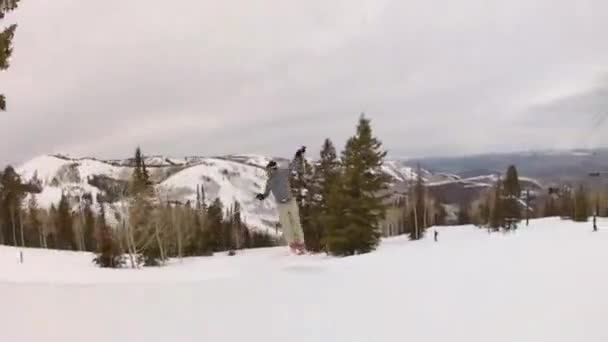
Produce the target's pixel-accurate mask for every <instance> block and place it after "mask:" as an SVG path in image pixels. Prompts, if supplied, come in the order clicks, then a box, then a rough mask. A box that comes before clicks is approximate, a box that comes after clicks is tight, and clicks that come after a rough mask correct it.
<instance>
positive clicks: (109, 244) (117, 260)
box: [93, 203, 123, 268]
mask: <svg viewBox="0 0 608 342" xmlns="http://www.w3.org/2000/svg"><path fill="white" fill-rule="evenodd" d="M99 211H100V213H99V218H98V220H97V224H96V233H95V239H96V246H97V254H96V256H95V259H93V262H95V263H96V264H97V265H98V266H100V267H109V268H119V267H121V266H122V264H123V263H122V258H121V255H120V252H119V250H118V248H117V246H116V243H115V242H114V237H113V233H112V228H110V227H109V226H108V225H107V223H106V219H105V217H106V210H105V207H104V205H103V203H100V210H99Z"/></svg>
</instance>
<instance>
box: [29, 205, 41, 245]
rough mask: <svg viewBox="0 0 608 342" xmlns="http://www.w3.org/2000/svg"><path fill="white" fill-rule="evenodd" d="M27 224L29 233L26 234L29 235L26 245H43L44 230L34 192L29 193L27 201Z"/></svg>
mask: <svg viewBox="0 0 608 342" xmlns="http://www.w3.org/2000/svg"><path fill="white" fill-rule="evenodd" d="M27 226H28V227H29V230H30V234H28V235H29V236H30V239H29V243H28V246H30V247H44V245H45V244H44V232H43V229H42V220H41V218H40V208H39V207H38V201H37V200H36V195H34V194H31V195H30V198H29V200H28V201H27Z"/></svg>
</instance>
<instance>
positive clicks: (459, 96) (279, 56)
mask: <svg viewBox="0 0 608 342" xmlns="http://www.w3.org/2000/svg"><path fill="white" fill-rule="evenodd" d="M11 22H17V23H18V24H19V28H18V31H17V36H16V38H15V44H14V58H13V60H12V67H11V69H9V70H8V71H7V72H3V73H0V92H3V93H5V94H6V95H7V96H8V101H9V103H8V106H9V111H7V112H6V113H0V142H1V143H0V163H6V162H12V163H20V162H22V161H24V160H26V159H28V158H31V157H33V156H35V155H39V154H45V153H58V152H63V153H69V154H72V155H75V156H85V155H86V156H98V157H102V158H106V157H125V156H130V155H131V154H132V152H133V150H134V148H135V146H136V145H141V146H142V147H143V149H144V152H145V153H147V154H171V155H176V156H183V155H194V154H197V155H216V154H226V153H262V154H270V155H288V154H291V153H292V152H293V150H295V149H296V148H298V147H299V146H300V145H307V146H310V147H311V151H312V153H315V151H317V150H318V148H317V147H318V146H319V145H320V144H321V143H322V141H323V139H324V138H325V137H331V138H332V139H334V141H335V142H336V144H337V145H338V146H339V147H342V145H343V143H344V140H345V138H346V137H347V136H349V135H350V134H352V133H353V131H354V127H355V124H356V121H357V118H358V116H359V115H360V113H361V112H365V113H366V114H367V116H368V117H370V118H371V119H372V123H373V127H374V129H375V132H376V133H377V135H378V136H379V138H380V139H381V140H382V141H383V142H384V145H385V147H386V148H387V149H388V150H389V151H390V153H391V155H393V156H400V157H420V156H426V155H459V154H469V153H480V152H497V151H513V150H528V149H544V148H570V147H593V146H597V145H608V141H607V140H608V123H607V124H606V125H605V127H602V125H598V124H597V122H599V121H597V119H596V117H597V116H598V115H601V113H605V114H608V38H607V34H608V1H606V0H576V1H575V0H567V1H566V0H509V1H503V0H501V1H491V0H460V1H452V0H444V1H438V0H395V1H389V0H332V1H328V0H306V1H301V0H281V1H279V0H255V1H235V0H225V1H210V0H177V1H166V0H165V1H154V0H145V1H144V0H128V1H125V0H106V1H83V0H53V1H48V0H23V1H22V5H21V7H20V8H19V10H18V11H17V12H15V13H13V14H11V15H10V16H9V18H8V20H4V21H3V22H2V23H1V24H0V25H2V26H4V25H6V24H8V23H11ZM602 136H603V137H602Z"/></svg>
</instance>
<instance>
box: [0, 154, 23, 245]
mask: <svg viewBox="0 0 608 342" xmlns="http://www.w3.org/2000/svg"><path fill="white" fill-rule="evenodd" d="M24 197H25V187H24V184H23V183H22V182H21V177H19V175H18V174H17V172H16V171H15V169H14V168H13V167H12V166H10V165H9V166H7V167H6V168H5V169H4V171H3V172H2V175H1V177H0V224H1V227H0V238H1V240H0V242H2V243H4V244H6V245H9V246H18V245H19V244H20V239H19V235H20V234H19V230H20V229H19V228H20V227H21V226H22V225H21V221H20V219H21V218H22V217H23V215H22V213H21V210H22V209H21V204H22V202H23V199H24Z"/></svg>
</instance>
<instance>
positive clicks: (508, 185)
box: [502, 165, 521, 227]
mask: <svg viewBox="0 0 608 342" xmlns="http://www.w3.org/2000/svg"><path fill="white" fill-rule="evenodd" d="M502 185H503V195H504V201H503V205H504V207H503V210H504V211H503V212H504V217H505V218H507V219H508V224H507V226H508V227H511V224H514V223H515V222H517V221H519V220H520V219H521V210H520V203H519V198H520V197H521V187H520V185H519V177H518V175H517V169H516V168H515V166H513V165H511V166H509V168H508V169H507V175H506V177H505V180H504V182H503V184H502Z"/></svg>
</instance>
